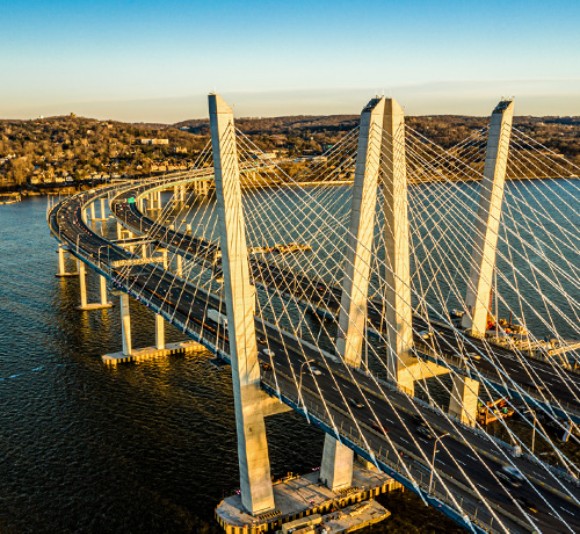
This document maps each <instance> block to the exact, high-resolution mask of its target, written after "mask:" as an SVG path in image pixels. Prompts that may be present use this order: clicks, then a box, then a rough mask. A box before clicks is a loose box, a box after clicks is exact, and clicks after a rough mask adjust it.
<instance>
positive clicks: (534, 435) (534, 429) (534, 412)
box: [530, 408, 538, 454]
mask: <svg viewBox="0 0 580 534" xmlns="http://www.w3.org/2000/svg"><path fill="white" fill-rule="evenodd" d="M530 412H532V413H533V414H534V424H533V426H532V454H534V447H535V446H536V422H537V420H538V419H537V417H536V410H533V409H532V408H530Z"/></svg>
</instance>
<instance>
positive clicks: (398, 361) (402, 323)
mask: <svg viewBox="0 0 580 534" xmlns="http://www.w3.org/2000/svg"><path fill="white" fill-rule="evenodd" d="M384 130H385V134H384V135H383V138H382V141H383V151H382V152H383V164H382V170H383V172H382V186H383V194H384V204H383V213H384V218H385V262H386V269H385V297H384V301H385V305H386V310H385V317H386V326H387V340H388V348H387V366H388V368H389V370H390V372H391V376H392V377H393V378H394V379H395V381H396V382H397V385H398V386H399V388H400V389H402V390H404V391H406V392H407V393H409V394H413V380H412V379H411V380H408V379H407V377H408V372H407V371H408V368H410V367H412V366H413V365H415V364H416V362H417V359H416V358H415V357H413V356H412V353H411V349H412V348H413V325H412V320H413V310H412V308H411V275H410V260H409V218H408V200H407V167H406V157H405V115H404V113H403V110H402V108H401V106H399V104H398V103H397V102H396V101H395V100H393V99H387V100H386V103H385V121H384Z"/></svg>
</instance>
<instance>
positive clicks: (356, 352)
mask: <svg viewBox="0 0 580 534" xmlns="http://www.w3.org/2000/svg"><path fill="white" fill-rule="evenodd" d="M385 106H386V101H385V99H384V98H374V99H373V100H371V101H370V102H369V103H368V104H367V106H366V107H365V108H364V109H363V111H362V113H361V118H360V131H359V138H358V147H357V158H356V165H355V180H354V184H353V195H352V201H351V207H350V225H349V232H348V236H347V248H346V253H345V268H344V276H343V281H342V296H341V302H340V313H339V319H338V321H339V328H338V334H337V339H336V347H337V352H338V355H339V356H340V357H341V358H342V359H343V360H344V361H345V362H346V363H347V364H348V365H350V366H352V367H355V368H358V367H360V365H361V360H362V346H363V337H364V332H365V328H366V323H367V301H368V288H369V280H370V273H371V250H372V241H373V234H374V232H373V229H374V225H375V207H376V204H377V185H378V179H379V170H380V168H381V146H382V136H383V122H384V116H385V109H386V108H385ZM353 463H354V453H353V451H352V450H351V449H349V448H348V447H346V446H345V445H343V444H342V443H340V442H338V441H337V440H336V439H335V438H334V437H333V436H330V435H329V434H327V435H326V436H325V439H324V450H323V453H322V463H321V466H320V480H321V481H322V482H323V483H324V484H325V485H326V486H328V488H330V489H331V490H333V491H336V490H340V489H343V488H348V487H350V486H351V484H352V476H353V467H354V466H353Z"/></svg>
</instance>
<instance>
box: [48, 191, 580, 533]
mask: <svg viewBox="0 0 580 534" xmlns="http://www.w3.org/2000/svg"><path fill="white" fill-rule="evenodd" d="M61 215H63V217H60V218H59V217H57V219H58V220H59V221H61V222H62V221H64V225H65V226H64V232H60V233H61V236H63V235H64V236H66V238H67V240H68V241H69V243H70V244H71V246H72V244H73V243H75V242H78V244H79V250H80V251H81V252H83V253H86V254H87V255H88V256H92V258H97V257H98V255H99V254H98V251H99V248H100V247H102V246H103V241H105V240H104V239H103V238H100V237H99V236H96V235H94V234H93V233H92V232H90V230H88V228H86V226H85V225H84V223H82V220H81V218H80V210H79V207H78V206H76V207H75V205H74V202H71V203H70V204H69V205H68V206H66V211H65V212H64V213H61ZM71 219H72V222H71V223H70V224H68V221H71ZM61 230H62V229H61ZM77 235H81V236H82V237H81V238H80V239H79V240H78V241H77V239H76V236H77ZM105 242H106V241H105ZM112 257H114V258H118V259H121V258H126V257H129V254H128V253H126V252H125V251H123V249H121V248H120V247H112V249H111V251H109V258H112ZM127 273H128V274H129V275H130V277H131V278H132V280H133V290H134V292H135V293H139V292H142V294H143V297H144V298H143V299H142V301H143V302H144V303H145V304H147V305H149V306H151V305H154V306H156V307H159V308H161V309H164V310H165V311H166V312H167V313H170V314H171V313H174V317H175V318H177V319H178V321H179V322H180V323H181V324H183V325H187V326H188V333H190V334H191V333H193V332H196V333H198V334H201V335H203V336H204V338H206V339H208V340H210V341H212V340H213V342H214V344H216V343H215V342H216V339H217V337H218V336H216V334H218V335H219V332H216V327H217V325H215V324H213V325H212V324H211V321H207V320H204V318H205V316H206V314H207V308H208V306H212V307H218V305H219V301H218V299H217V298H215V297H211V296H207V295H205V296H204V295H203V294H200V293H199V292H198V293H197V295H196V298H192V297H191V295H192V294H194V291H195V288H191V287H189V286H188V284H186V283H185V282H183V281H179V280H175V279H174V277H173V275H171V274H167V273H165V272H164V271H163V270H162V269H160V268H158V267H151V266H148V265H142V266H134V267H131V268H129V269H127ZM120 275H121V273H120V271H118V272H117V271H115V270H113V272H112V276H113V277H115V276H116V277H119V276H120ZM188 296H189V298H187V297H188ZM196 325H197V326H196ZM258 328H259V331H260V332H261V335H264V334H266V338H267V343H268V344H269V345H270V346H271V348H272V350H273V351H274V352H277V353H279V354H284V346H285V347H286V348H294V350H295V352H294V353H293V354H292V355H291V357H289V358H286V359H284V358H278V357H276V361H275V362H274V371H276V370H278V369H279V370H280V373H281V374H280V376H282V374H283V373H284V369H285V370H286V371H289V369H290V366H293V368H294V372H295V373H297V372H298V371H297V367H298V366H299V365H301V364H302V362H303V361H305V359H307V358H316V359H317V361H319V362H320V363H319V365H318V367H319V368H320V369H321V370H322V372H323V375H322V376H321V377H314V376H310V377H308V376H306V375H305V376H304V377H303V378H304V385H305V391H306V389H310V387H311V386H314V380H316V382H317V384H318V383H320V384H319V387H320V386H321V392H322V394H321V395H319V397H318V400H316V396H315V398H314V399H313V400H314V401H315V402H318V403H319V404H320V405H321V404H322V402H323V401H322V399H326V401H327V403H328V402H330V405H331V407H332V409H333V410H335V412H336V414H335V415H336V418H337V420H340V418H341V417H342V420H343V421H351V422H352V419H350V418H348V417H345V416H344V413H347V414H348V413H349V405H348V403H345V401H344V397H346V398H348V395H354V394H357V395H360V397H361V399H362V393H361V391H360V390H359V388H364V389H363V391H364V392H365V397H366V398H369V403H368V404H367V408H365V409H363V411H362V412H357V414H356V415H357V419H358V420H359V421H361V422H362V423H363V424H365V425H367V426H368V427H369V428H367V429H366V430H365V433H364V435H365V436H366V433H370V434H371V436H370V437H369V439H370V440H371V441H372V442H373V443H374V442H375V441H376V440H377V439H380V437H378V438H377V436H376V435H374V434H373V431H372V430H371V429H370V424H371V423H372V419H371V416H370V415H369V414H372V411H373V410H374V411H375V412H376V413H377V414H378V415H379V417H380V418H381V421H383V422H385V421H386V422H387V423H388V426H390V427H392V429H391V428H389V435H391V433H392V435H393V436H394V438H393V439H394V441H395V442H396V443H397V446H396V447H397V448H399V449H402V450H407V452H408V453H410V454H419V449H421V448H422V450H423V452H424V453H425V454H427V458H428V457H429V455H430V453H431V451H429V443H424V444H423V445H420V444H421V442H420V441H417V440H416V439H415V438H416V436H415V432H414V430H413V429H416V421H415V420H414V419H413V417H415V416H413V413H417V412H418V413H420V417H421V418H422V420H425V421H427V422H428V423H429V424H431V425H432V426H434V427H435V428H438V429H441V430H439V431H445V426H444V425H445V423H446V418H444V417H442V416H441V415H437V414H436V413H431V412H429V411H425V410H423V409H422V408H421V407H420V406H418V405H417V403H416V401H413V400H412V399H409V398H408V397H407V396H406V395H403V394H401V393H399V392H393V391H392V390H391V389H389V388H386V387H385V389H384V390H381V389H380V388H379V386H378V385H377V384H376V383H375V382H374V381H373V380H372V378H370V377H365V376H363V375H360V376H359V375H357V376H356V383H353V382H352V379H350V378H349V377H346V378H345V377H344V376H342V375H343V374H344V373H345V370H344V367H343V366H341V365H339V364H337V367H336V369H334V370H333V372H332V376H334V379H336V380H337V381H338V383H337V382H335V380H333V379H331V378H332V377H331V373H330V370H331V369H332V367H331V366H332V365H333V364H332V363H331V362H329V361H328V359H326V360H323V359H322V358H321V354H320V352H319V351H316V350H313V349H311V348H309V347H305V345H304V344H303V343H301V342H300V341H298V340H291V339H289V338H288V336H287V335H285V338H284V343H280V341H276V340H277V339H279V336H280V335H281V334H280V332H279V331H278V330H277V329H273V328H271V327H266V328H265V330H263V325H261V324H260V323H258ZM212 330H213V332H212ZM219 339H220V341H219V344H220V346H221V347H222V348H223V350H224V351H225V353H226V354H227V349H228V348H227V342H226V339H225V337H224V335H223V333H222V336H221V337H220V338H219ZM292 343H294V345H292ZM260 357H261V359H262V360H267V359H269V358H268V357H266V356H265V354H264V353H263V352H261V355H260ZM285 361H286V362H287V363H285ZM265 381H267V374H266V375H265ZM311 381H312V384H311ZM278 383H280V381H279V382H278ZM292 387H293V388H294V392H293V391H292ZM373 387H374V388H375V394H374V397H373V393H372V391H373V390H372V388H373ZM377 388H379V389H377ZM285 389H286V388H285ZM295 389H296V385H295V384H294V383H293V382H291V381H290V382H287V391H285V393H287V394H288V395H289V396H292V394H293V393H294V397H297V392H296V391H295ZM353 389H354V392H353ZM384 395H388V398H389V399H390V400H391V403H392V404H393V406H394V408H393V407H392V406H389V404H388V403H386V402H385V400H384ZM372 400H374V402H371V401H372ZM371 405H372V406H373V408H372V410H371ZM350 409H351V410H352V407H350ZM397 421H399V423H397ZM453 432H454V438H453V440H451V439H450V438H445V439H446V440H449V441H450V442H451V441H453V442H455V441H457V443H460V444H461V443H462V440H463V442H464V443H467V442H468V441H465V440H469V439H476V438H477V439H478V440H484V439H485V440H489V438H486V437H484V436H479V435H474V434H473V433H472V432H471V431H469V430H461V429H460V430H459V431H457V430H453ZM458 432H459V433H458ZM474 436H476V437H474ZM384 441H385V444H384V447H387V444H386V440H384ZM416 441H417V443H415V442H416ZM470 443H471V442H470ZM463 446H464V447H465V445H463ZM479 446H481V447H483V448H484V449H485V448H489V443H487V442H483V445H481V444H479ZM413 447H415V449H413ZM450 447H451V446H450ZM373 448H374V447H373ZM379 448H380V445H379ZM376 450H379V449H376ZM385 450H386V449H385ZM431 450H432V449H431ZM393 454H395V452H394V451H393ZM440 454H441V458H440V461H443V462H445V464H446V465H442V466H440V465H439V464H438V467H440V469H441V471H442V472H444V473H448V474H449V477H451V478H457V480H459V478H458V476H459V475H458V468H457V465H455V466H454V465H453V464H449V465H447V460H446V456H445V455H444V453H443V451H442V452H441V453H440ZM452 456H453V457H456V458H462V460H461V461H463V462H464V463H465V464H466V466H465V468H466V470H467V472H468V473H469V475H468V476H469V478H473V479H474V480H475V479H477V480H478V482H479V483H480V484H482V485H483V486H484V487H486V488H489V486H490V485H491V487H492V488H494V490H495V487H496V486H497V483H496V482H494V481H493V479H489V480H488V479H485V481H484V482H482V480H484V479H482V478H480V477H482V476H483V475H482V473H481V471H482V466H481V462H480V461H476V460H469V459H468V460H467V461H466V460H465V459H466V458H468V457H467V454H465V455H464V453H463V452H457V453H456V454H453V455H452ZM438 457H439V456H438ZM500 462H501V461H500ZM500 462H496V463H497V466H498V468H499V465H500ZM520 463H522V466H521V467H520V465H519V463H518V467H520V469H521V470H522V472H523V473H525V474H526V475H528V474H529V473H530V472H531V470H532V466H530V465H524V464H523V460H520ZM528 463H529V462H528ZM534 468H535V466H534ZM416 469H421V468H419V467H417V468H416ZM490 476H491V475H490ZM494 484H495V486H494ZM527 489H528V488H520V489H519V490H514V491H513V492H512V493H513V494H515V495H520V493H521V496H522V497H524V498H526V496H527V495H528V493H526V491H527ZM456 491H457V495H463V498H464V499H470V498H471V496H470V495H469V493H466V492H465V491H462V490H461V488H459V487H458V488H457V490H456ZM482 491H483V490H482ZM540 491H544V490H543V489H542V490H540ZM575 491H576V490H575ZM492 497H493V496H490V497H489V498H490V499H492ZM500 497H501V499H500V500H499V502H498V503H497V504H498V506H500V507H501V508H502V509H504V510H506V512H507V513H510V514H511V513H514V514H519V516H518V517H521V518H522V519H523V520H525V519H526V518H525V515H524V514H523V513H522V512H521V511H520V510H518V509H517V506H516V505H515V504H514V503H513V502H512V501H511V499H509V498H508V499H507V500H506V499H505V496H501V495H500ZM546 498H547V500H548V502H550V503H553V506H554V508H555V509H556V510H558V509H560V508H565V509H567V507H568V508H569V507H570V503H568V501H565V500H563V499H561V501H563V502H560V501H558V499H559V497H558V496H557V495H554V494H552V493H549V492H548V495H547V497H546ZM572 506H573V508H572V510H573V513H574V517H572V519H571V520H570V521H572V525H574V528H575V529H576V530H577V531H578V530H580V525H578V524H577V523H576V522H575V521H576V520H577V514H578V509H577V507H574V505H572ZM546 514H548V512H547V511H544V510H540V509H539V510H538V518H539V519H538V521H540V520H541V521H542V522H545V523H546V525H550V524H551V525H554V524H555V525H556V528H558V527H557V525H558V524H557V523H555V522H554V518H551V519H550V517H549V516H546ZM505 520H506V521H510V520H509V519H505ZM560 531H561V530H560Z"/></svg>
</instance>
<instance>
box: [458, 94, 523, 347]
mask: <svg viewBox="0 0 580 534" xmlns="http://www.w3.org/2000/svg"><path fill="white" fill-rule="evenodd" d="M513 114H514V103H513V101H512V100H504V101H502V102H500V103H499V104H498V105H497V106H496V108H495V109H494V110H493V113H492V114H491V119H490V123H489V133H488V137H487V147H486V152H485V165H484V169H483V179H482V181H481V192H480V195H479V208H478V211H477V219H476V220H475V236H474V244H473V251H472V254H471V265H470V269H469V280H468V283H467V294H466V297H465V307H466V313H465V314H464V315H463V317H462V320H461V326H462V327H463V328H465V329H468V330H469V331H470V333H471V335H473V336H476V337H484V336H485V330H486V325H487V315H488V312H489V298H490V294H491V288H492V279H493V270H494V267H495V258H496V251H497V240H498V231H499V222H500V218H501V206H502V203H503V192H504V183H505V174H506V168H507V160H508V152H509V142H510V136H511V131H512V119H513Z"/></svg>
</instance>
